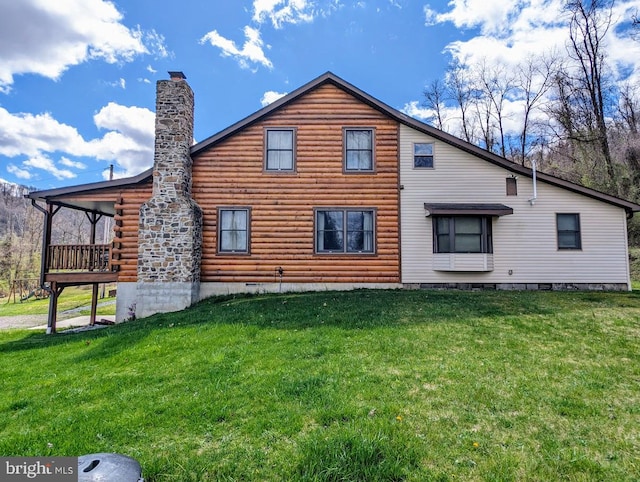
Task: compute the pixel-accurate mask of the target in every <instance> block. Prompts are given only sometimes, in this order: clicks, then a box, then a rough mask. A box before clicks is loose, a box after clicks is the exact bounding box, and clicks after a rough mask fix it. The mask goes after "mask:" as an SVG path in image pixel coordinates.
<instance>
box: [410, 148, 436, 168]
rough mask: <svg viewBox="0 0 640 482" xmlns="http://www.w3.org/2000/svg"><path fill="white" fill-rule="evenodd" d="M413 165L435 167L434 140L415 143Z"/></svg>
mask: <svg viewBox="0 0 640 482" xmlns="http://www.w3.org/2000/svg"><path fill="white" fill-rule="evenodd" d="M413 167H416V168H433V142H416V143H415V144H413Z"/></svg>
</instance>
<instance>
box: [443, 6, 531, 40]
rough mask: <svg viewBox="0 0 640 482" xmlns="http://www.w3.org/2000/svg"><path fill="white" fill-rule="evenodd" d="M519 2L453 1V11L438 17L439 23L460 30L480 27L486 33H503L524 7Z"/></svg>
mask: <svg viewBox="0 0 640 482" xmlns="http://www.w3.org/2000/svg"><path fill="white" fill-rule="evenodd" d="M522 3H523V2H522V1H519V0H451V1H450V2H449V4H448V5H450V6H451V7H452V9H451V11H449V12H447V13H443V14H440V15H438V21H439V22H447V21H449V22H453V24H454V25H455V26H456V27H458V28H472V27H480V28H481V29H482V31H483V32H484V33H497V32H501V31H502V30H503V28H504V26H505V25H508V24H509V23H510V22H509V21H508V20H509V19H510V17H511V16H512V15H513V14H516V13H517V12H518V11H519V10H520V8H521V5H522Z"/></svg>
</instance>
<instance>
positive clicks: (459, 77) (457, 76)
mask: <svg viewBox="0 0 640 482" xmlns="http://www.w3.org/2000/svg"><path fill="white" fill-rule="evenodd" d="M445 84H446V85H447V87H448V89H449V93H450V97H451V98H452V99H453V102H454V103H455V105H456V107H457V108H458V109H459V110H460V124H461V131H462V137H463V139H464V140H465V141H467V142H473V137H474V136H473V126H472V125H471V122H470V113H469V110H470V109H471V107H472V105H473V88H472V87H471V85H470V83H469V81H468V79H467V66H466V65H464V64H460V63H455V64H452V65H451V66H450V67H449V69H448V70H447V73H446V79H445Z"/></svg>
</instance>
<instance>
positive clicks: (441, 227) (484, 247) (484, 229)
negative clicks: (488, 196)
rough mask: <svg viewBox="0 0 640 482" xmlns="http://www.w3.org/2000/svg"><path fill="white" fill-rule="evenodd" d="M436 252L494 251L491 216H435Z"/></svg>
mask: <svg viewBox="0 0 640 482" xmlns="http://www.w3.org/2000/svg"><path fill="white" fill-rule="evenodd" d="M433 243H434V245H433V252H434V253H493V240H492V236H491V217H490V216H451V217H445V216H437V217H434V218H433Z"/></svg>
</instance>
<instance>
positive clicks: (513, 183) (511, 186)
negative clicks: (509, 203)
mask: <svg viewBox="0 0 640 482" xmlns="http://www.w3.org/2000/svg"><path fill="white" fill-rule="evenodd" d="M506 179H507V196H517V195H518V179H517V178H516V177H514V176H511V177H507V178H506Z"/></svg>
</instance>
